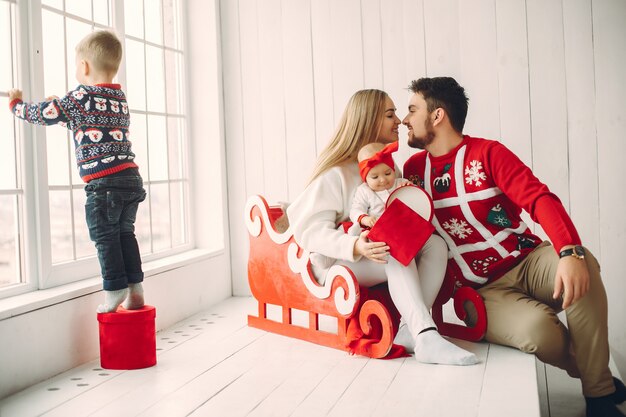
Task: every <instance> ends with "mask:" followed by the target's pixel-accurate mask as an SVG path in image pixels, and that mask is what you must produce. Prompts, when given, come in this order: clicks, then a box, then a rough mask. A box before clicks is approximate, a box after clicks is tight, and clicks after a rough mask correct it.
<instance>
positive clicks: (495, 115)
mask: <svg viewBox="0 0 626 417" xmlns="http://www.w3.org/2000/svg"><path fill="white" fill-rule="evenodd" d="M220 8H221V10H220V14H221V21H222V48H223V82H224V109H225V135H226V146H227V152H226V155H227V161H228V187H229V200H228V203H229V215H230V232H231V242H232V273H233V290H234V293H235V294H249V289H248V283H247V265H246V262H247V251H248V240H247V239H248V236H247V232H246V230H245V228H244V222H243V207H244V202H245V200H246V198H247V196H249V195H252V194H262V195H263V196H265V197H266V198H267V199H268V201H270V202H276V201H279V200H286V201H289V200H292V199H293V198H295V196H296V195H297V194H298V193H299V192H300V191H301V190H302V188H303V186H304V185H305V183H306V179H307V176H308V175H309V173H310V172H311V169H312V166H313V163H314V160H315V157H316V154H317V153H319V151H320V150H321V148H322V147H323V146H324V145H325V143H326V141H327V139H328V138H329V137H330V135H331V134H332V131H333V128H334V126H335V122H336V121H337V120H338V118H339V116H340V115H341V112H342V110H343V107H344V105H345V103H346V102H347V100H348V98H349V97H350V96H351V95H352V94H353V93H354V92H355V91H356V90H358V89H362V88H381V89H384V90H386V91H387V92H388V93H389V94H390V96H391V97H392V99H393V100H394V101H395V103H396V107H397V108H398V114H399V116H400V117H403V116H404V115H405V109H406V102H407V99H408V94H407V92H406V90H405V88H406V86H407V85H408V83H409V82H410V81H411V80H412V79H415V78H418V77H421V76H440V75H450V76H453V77H455V78H456V79H457V80H458V81H459V82H460V83H461V85H463V86H464V87H465V88H466V90H467V92H468V95H469V97H470V111H469V115H468V120H467V124H466V129H465V131H466V132H467V133H469V134H472V135H474V136H483V137H488V138H493V139H499V140H501V141H502V142H503V143H505V144H506V145H507V146H508V147H509V148H511V149H512V150H513V151H514V152H515V153H517V154H518V155H519V156H520V157H521V159H522V160H523V161H525V162H526V163H527V164H528V165H530V166H531V167H532V168H533V170H534V172H535V173H536V174H537V175H538V176H539V178H540V179H542V180H543V181H544V182H546V183H547V184H548V185H549V186H550V188H551V189H552V190H553V191H554V192H555V193H556V194H557V195H559V197H560V198H561V199H562V201H563V203H564V205H565V207H566V208H567V209H568V210H569V212H570V213H571V215H572V218H573V220H574V222H575V224H576V225H577V227H578V230H579V232H580V234H581V236H582V239H583V242H584V243H585V245H587V246H588V247H589V248H590V249H591V250H592V251H593V252H594V254H596V256H597V257H598V258H599V259H600V261H601V264H602V272H603V279H604V282H605V285H606V288H607V293H608V298H609V326H610V327H609V328H610V338H611V344H612V354H613V357H614V359H615V362H616V363H617V365H618V367H619V369H620V370H621V373H622V375H626V303H624V298H625V297H626V280H624V278H623V277H624V275H625V273H626V267H625V266H624V264H623V263H622V262H623V261H622V259H623V258H624V256H623V253H624V251H625V250H626V219H625V216H624V213H626V165H625V164H624V163H623V160H622V159H623V158H624V157H625V156H626V141H625V140H624V138H623V133H624V132H625V131H626V118H624V116H623V109H624V105H623V100H624V97H626V77H625V75H624V74H625V72H624V70H623V68H624V66H625V65H626V48H624V45H626V25H624V22H625V21H626V2H624V1H622V0H593V1H592V0H563V1H558V0H526V1H524V0H507V1H496V0H474V1H461V0H341V1H338V0H239V1H236V0H224V1H221V2H220ZM403 129H404V128H403ZM403 132H406V130H403V131H402V132H401V137H402V136H403V134H404V133H403ZM403 145H404V146H401V150H400V154H399V158H397V160H398V162H399V163H400V164H402V163H403V161H404V160H405V159H406V158H407V157H408V156H409V155H410V153H409V150H408V149H406V145H405V144H404V143H403ZM538 232H539V233H542V232H541V231H540V230H539V231H538Z"/></svg>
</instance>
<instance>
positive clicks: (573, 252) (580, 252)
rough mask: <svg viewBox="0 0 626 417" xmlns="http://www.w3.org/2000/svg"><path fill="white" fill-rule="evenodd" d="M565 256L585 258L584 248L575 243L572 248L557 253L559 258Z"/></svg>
mask: <svg viewBox="0 0 626 417" xmlns="http://www.w3.org/2000/svg"><path fill="white" fill-rule="evenodd" d="M566 256H573V257H574V258H576V259H585V248H583V247H582V246H580V245H576V246H574V247H573V248H570V249H565V250H562V251H561V253H559V258H564V257H566Z"/></svg>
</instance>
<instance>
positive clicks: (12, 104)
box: [9, 98, 22, 112]
mask: <svg viewBox="0 0 626 417" xmlns="http://www.w3.org/2000/svg"><path fill="white" fill-rule="evenodd" d="M21 102H22V99H19V98H14V99H13V100H11V101H10V102H9V108H10V109H11V112H13V108H14V107H15V106H17V105H18V104H19V103H21Z"/></svg>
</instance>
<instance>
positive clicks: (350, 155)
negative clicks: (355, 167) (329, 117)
mask: <svg viewBox="0 0 626 417" xmlns="http://www.w3.org/2000/svg"><path fill="white" fill-rule="evenodd" d="M386 99H387V93H385V92H384V91H381V90H361V91H357V92H356V93H354V95H353V96H352V98H350V101H349V102H348V105H347V106H346V109H345V110H344V112H343V116H341V121H340V122H339V126H338V128H337V131H336V132H335V134H334V135H333V137H332V139H331V140H330V143H329V144H328V145H327V146H326V147H325V148H324V150H323V151H322V152H321V154H320V156H319V158H318V159H317V163H316V164H315V168H314V169H313V175H311V179H310V180H309V182H310V181H313V180H314V179H315V178H317V177H318V176H320V175H321V174H323V173H324V172H326V171H327V170H329V169H330V168H332V167H334V166H336V165H339V164H341V163H343V162H346V161H355V162H356V158H357V153H358V151H359V149H360V148H361V147H362V146H363V145H366V144H368V143H372V142H376V141H377V140H378V135H379V134H380V128H381V126H382V122H383V116H384V115H385V100H386Z"/></svg>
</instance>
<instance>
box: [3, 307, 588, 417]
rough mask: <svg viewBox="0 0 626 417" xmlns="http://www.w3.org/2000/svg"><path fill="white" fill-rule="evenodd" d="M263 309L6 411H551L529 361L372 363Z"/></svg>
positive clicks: (61, 380) (37, 393) (194, 326)
mask: <svg viewBox="0 0 626 417" xmlns="http://www.w3.org/2000/svg"><path fill="white" fill-rule="evenodd" d="M255 311H256V303H255V301H254V300H253V299H251V298H239V297H235V298H230V299H228V300H226V301H224V302H222V303H220V304H218V305H216V306H214V307H213V308H211V309H210V310H208V311H206V312H203V313H201V314H198V315H196V316H194V317H191V318H189V319H187V320H185V321H183V322H180V323H178V324H177V325H175V326H173V327H172V328H169V329H167V330H164V331H161V332H159V333H158V334H157V349H158V351H157V354H158V356H157V365H156V366H154V367H152V368H148V369H142V370H134V371H110V370H103V369H101V368H100V364H99V360H95V361H92V362H90V363H87V364H85V365H83V366H81V367H78V368H75V369H72V370H70V371H68V372H66V373H64V374H61V375H59V376H57V377H54V378H52V379H49V380H47V381H44V382H42V383H40V384H37V385H35V386H32V387H30V388H28V389H26V390H24V391H22V392H19V393H17V394H15V395H13V396H10V397H7V398H5V399H3V400H2V401H0V416H2V417H5V416H6V417H19V416H28V417H31V416H39V415H44V416H63V417H67V416H105V417H111V416H167V417H171V416H189V415H192V416H245V415H250V416H283V415H293V416H322V415H331V416H342V417H345V416H368V415H375V416H387V415H388V416H429V417H430V416H464V417H467V416H483V417H484V416H498V417H500V416H524V417H531V416H539V415H540V409H541V410H542V414H543V415H544V417H545V416H548V415H550V410H549V409H547V407H548V405H547V404H548V403H549V401H548V400H547V399H546V398H544V399H541V398H540V394H539V391H538V388H537V380H539V382H540V383H541V382H542V381H543V379H544V377H543V374H541V377H540V378H537V371H538V370H539V371H540V372H542V369H543V368H539V367H535V359H534V357H532V356H530V355H525V354H522V353H520V352H518V351H515V350H512V349H508V348H505V347H501V346H496V345H489V344H486V343H478V344H476V343H468V342H462V341H455V343H457V344H459V345H460V346H462V347H464V348H466V349H469V350H471V351H473V352H474V353H476V354H477V355H478V357H479V358H480V364H479V365H475V366H470V367H454V366H441V365H425V364H420V363H417V362H416V361H415V360H414V359H413V358H412V357H410V358H404V359H395V360H371V359H367V358H363V357H359V356H350V355H348V354H347V353H345V352H342V351H338V350H335V349H330V348H326V347H322V346H318V345H315V344H312V343H308V342H303V341H299V340H295V339H291V338H286V337H282V336H278V335H274V334H269V333H266V332H263V331H260V330H257V329H253V328H249V327H247V325H246V320H247V314H249V313H254V312H255ZM157 314H158V311H157ZM575 383H576V382H575V381H574V384H575ZM540 388H541V387H540ZM544 390H545V387H544ZM580 401H582V398H580ZM540 403H541V405H540ZM583 407H584V403H583ZM571 411H572V410H569V412H571ZM575 413H576V414H562V415H567V416H575V415H578V414H577V413H578V411H575ZM558 415H559V414H558V413H555V412H553V413H552V414H551V416H552V417H556V416H558ZM580 415H584V408H582V414H580Z"/></svg>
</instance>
